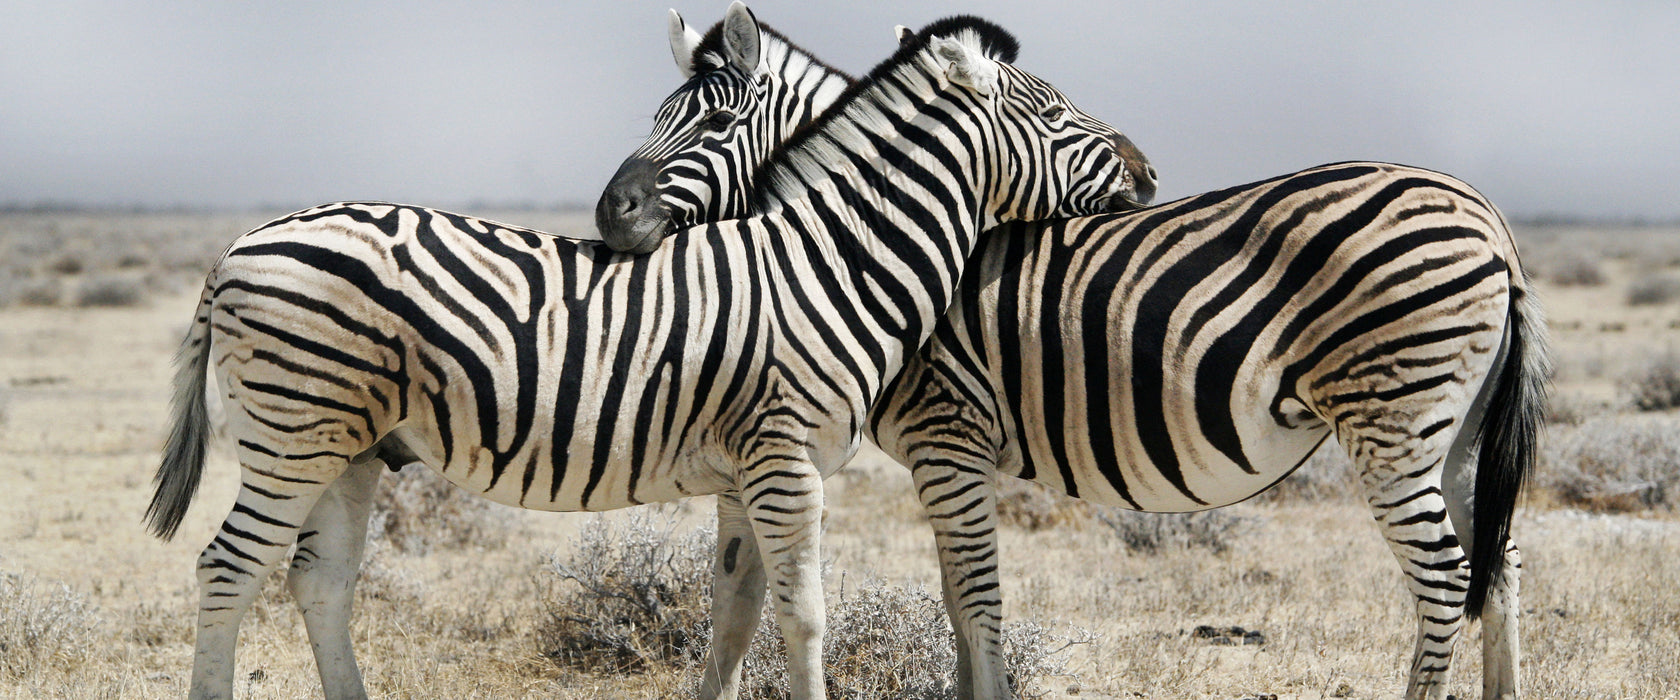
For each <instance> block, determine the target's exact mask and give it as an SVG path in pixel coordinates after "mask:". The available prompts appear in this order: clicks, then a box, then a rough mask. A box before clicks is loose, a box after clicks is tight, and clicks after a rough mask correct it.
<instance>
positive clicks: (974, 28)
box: [695, 15, 1021, 211]
mask: <svg viewBox="0 0 1680 700" xmlns="http://www.w3.org/2000/svg"><path fill="white" fill-rule="evenodd" d="M717 31H718V30H717V28H716V27H714V28H713V30H712V31H711V32H708V33H707V35H706V39H704V40H702V42H701V46H705V45H706V43H705V42H706V41H710V40H711V37H712V34H713V33H716V32H717ZM934 37H948V38H952V39H957V40H959V41H965V42H973V43H975V44H977V45H978V46H979V47H980V49H981V51H982V52H984V53H985V54H986V56H988V57H989V58H991V59H993V60H996V61H1002V62H1004V63H1012V62H1014V61H1015V56H1016V54H1017V53H1019V52H1020V47H1021V45H1020V43H1019V42H1017V41H1016V40H1015V37H1014V36H1013V35H1011V34H1010V33H1009V32H1008V31H1006V30H1004V28H1003V27H999V26H997V25H996V24H993V23H991V22H990V21H987V20H984V19H981V18H979V17H975V16H973V15H953V16H951V17H946V18H944V19H941V20H936V21H934V22H933V23H932V24H929V25H927V26H926V27H923V28H922V29H921V31H918V32H916V33H915V34H912V35H909V36H906V37H904V38H903V39H902V40H901V41H900V42H899V46H898V50H897V51H894V52H893V54H892V55H891V56H889V57H887V60H885V61H882V62H880V63H879V64H877V65H876V66H875V67H874V68H871V69H870V70H869V73H868V74H866V75H864V76H863V77H862V78H860V79H859V80H858V81H857V82H854V83H852V84H851V86H850V87H848V88H846V91H845V92H842V93H840V97H839V98H838V99H836V100H835V101H834V104H833V105H832V106H830V107H829V108H828V110H827V111H825V112H823V113H822V114H821V115H820V116H818V117H817V118H816V119H813V120H811V122H810V123H809V124H806V125H805V126H804V127H801V128H800V129H799V131H796V132H794V134H793V135H792V136H790V137H788V139H787V140H786V141H784V142H782V145H780V146H778V147H777V148H776V150H775V151H773V152H772V153H771V154H770V157H769V158H768V159H766V160H765V161H764V162H763V163H761V164H760V165H759V166H758V170H757V172H755V173H754V174H753V183H754V185H753V193H752V199H751V201H752V207H753V210H755V211H763V210H764V209H765V208H766V207H767V206H769V204H770V202H771V201H772V199H773V197H774V195H776V194H777V193H778V192H782V191H783V188H786V187H787V186H788V185H790V184H793V183H798V182H800V181H801V180H802V178H801V177H800V175H799V173H800V172H801V168H800V166H801V165H802V164H810V161H811V160H812V159H813V158H814V156H815V153H814V152H815V151H817V150H819V149H821V148H822V147H823V144H827V143H832V142H833V138H832V135H830V134H829V133H828V131H829V126H830V125H831V124H833V122H834V121H835V120H836V119H838V118H839V117H840V116H841V115H844V114H848V113H850V112H852V111H854V110H856V109H858V108H864V109H867V108H868V105H867V104H866V103H868V102H870V101H871V100H872V98H871V95H872V94H873V93H874V88H875V87H876V85H878V84H879V83H881V82H882V81H883V80H885V79H887V77H888V76H891V75H894V74H895V73H897V72H898V71H899V70H900V69H902V68H903V67H904V66H906V65H908V64H910V63H911V62H913V61H915V60H917V57H918V56H919V55H920V54H921V52H922V51H923V50H924V49H926V48H927V47H928V44H929V43H930V42H931V41H932V39H933V38H934ZM699 54H700V52H699V51H696V52H695V55H696V56H697V57H698V55H699ZM696 60H698V58H697V59H696ZM785 194H792V193H791V192H786V193H785Z"/></svg>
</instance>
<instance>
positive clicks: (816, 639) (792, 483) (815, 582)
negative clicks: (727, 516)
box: [725, 456, 825, 698]
mask: <svg viewBox="0 0 1680 700" xmlns="http://www.w3.org/2000/svg"><path fill="white" fill-rule="evenodd" d="M741 478H742V482H743V483H742V485H741V496H742V500H743V502H744V505H745V507H746V517H747V520H748V521H749V522H750V523H751V526H752V532H753V535H754V537H755V539H757V541H758V553H759V557H760V560H761V561H762V562H763V567H764V575H765V577H766V579H767V580H766V584H767V585H768V588H769V592H770V602H771V605H772V606H774V607H775V610H776V622H777V624H779V625H780V626H781V628H782V639H783V640H784V641H786V642H787V654H788V656H787V658H788V690H789V697H793V698H822V697H825V695H824V692H825V691H824V684H823V672H822V669H823V666H822V638H823V628H824V624H825V623H824V619H823V614H824V613H823V591H822V516H823V483H822V472H821V471H819V470H818V469H817V466H816V465H814V464H812V463H811V462H809V461H804V460H800V459H794V458H789V457H781V456H766V457H763V458H760V459H757V460H753V461H751V462H749V463H748V468H747V469H746V470H745V471H744V472H743V474H742V477H741ZM725 546H727V543H725Z"/></svg>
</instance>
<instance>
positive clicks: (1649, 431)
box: [1539, 415, 1680, 512]
mask: <svg viewBox="0 0 1680 700" xmlns="http://www.w3.org/2000/svg"><path fill="white" fill-rule="evenodd" d="M1541 444H1542V449H1543V453H1542V456H1541V458H1542V465H1541V470H1540V474H1539V477H1540V478H1539V486H1541V487H1542V488H1543V489H1545V492H1546V494H1547V495H1549V496H1551V497H1552V498H1553V499H1555V500H1557V501H1558V502H1560V503H1562V504H1564V505H1569V506H1575V507H1579V508H1585V509H1588V510H1598V511H1608V512H1618V511H1632V510H1642V509H1649V508H1658V507H1665V508H1670V509H1672V508H1673V507H1674V503H1673V501H1672V498H1673V494H1675V493H1677V492H1680V421H1676V420H1674V419H1672V418H1668V417H1658V416H1627V415H1622V416H1602V417H1598V418H1590V419H1587V420H1586V421H1583V422H1582V423H1581V425H1579V426H1576V427H1573V428H1562V427H1557V428H1554V429H1553V430H1552V431H1551V432H1550V435H1549V439H1548V440H1546V441H1544V442H1542V443H1541Z"/></svg>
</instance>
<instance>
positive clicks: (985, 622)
mask: <svg viewBox="0 0 1680 700" xmlns="http://www.w3.org/2000/svg"><path fill="white" fill-rule="evenodd" d="M983 238H984V240H983V241H982V243H981V248H980V250H978V251H977V252H976V253H975V257H974V260H973V262H972V263H971V265H970V267H969V269H968V271H967V272H966V273H965V276H964V278H963V283H962V286H961V288H960V290H959V292H958V294H957V297H956V301H955V302H954V303H953V305H952V307H951V309H950V310H949V312H948V313H947V314H946V316H945V317H944V318H943V319H942V320H941V321H940V324H939V327H938V328H937V329H936V330H935V331H934V334H933V337H932V338H931V339H930V340H929V342H928V343H927V345H925V346H924V347H923V348H922V349H921V351H920V352H918V353H917V354H916V355H915V356H914V357H912V358H911V359H910V361H909V362H907V364H906V366H905V369H904V371H903V372H902V373H900V374H899V375H898V377H897V378H896V379H894V381H893V382H892V383H890V384H889V386H888V388H887V390H886V392H885V393H884V394H883V395H882V397H881V401H880V403H879V404H878V405H877V407H876V409H875V410H874V412H873V413H872V414H871V417H870V425H869V431H870V434H871V436H872V437H873V439H874V440H875V441H876V443H877V444H879V445H880V446H881V447H882V449H883V450H885V451H886V453H887V454H888V455H890V456H892V457H893V458H894V459H897V460H898V461H900V462H901V463H903V464H906V465H908V466H910V468H911V471H912V475H913V479H914V481H915V485H916V490H917V494H918V496H919V498H920V499H921V501H922V504H923V506H924V508H925V510H926V513H927V516H928V519H929V522H930V523H931V524H932V526H933V529H934V533H935V536H936V538H937V540H938V551H939V558H940V565H941V573H942V580H943V588H944V596H945V602H946V609H947V612H948V613H949V615H950V617H951V621H952V624H953V627H955V629H956V630H957V640H958V650H959V657H960V662H959V676H958V677H959V684H960V686H961V691H960V692H959V696H960V697H964V698H970V697H972V698H1007V697H1011V691H1010V689H1009V685H1008V682H1007V680H1006V673H1005V669H1004V663H1003V661H1002V656H1001V649H1000V642H999V630H1000V627H1001V623H1002V618H1001V597H1000V593H999V591H1000V588H999V586H1000V584H999V580H998V579H999V577H998V568H999V554H998V546H997V533H996V527H997V511H996V505H997V504H996V493H995V486H996V481H997V479H998V477H999V475H1008V476H1012V477H1017V478H1022V479H1027V480H1031V481H1036V482H1039V483H1040V484H1043V485H1045V486H1046V487H1049V488H1051V489H1053V490H1060V491H1061V492H1063V493H1066V494H1067V495H1069V496H1073V497H1076V498H1081V499H1084V500H1087V501H1091V502H1094V503H1101V504H1108V505H1114V506H1121V507H1124V508H1129V509H1132V510H1139V511H1151V512H1182V511H1196V510H1203V509H1208V508H1215V507H1219V506H1224V505H1228V504H1231V503H1236V502H1238V501H1242V500H1244V499H1247V498H1250V497H1252V496H1254V495H1256V494H1258V493H1260V492H1262V491H1264V490H1266V489H1267V488H1269V487H1271V486H1272V485H1274V484H1276V483H1277V482H1279V481H1280V480H1282V479H1283V478H1284V477H1285V476H1287V475H1288V474H1289V473H1290V472H1291V471H1293V470H1294V469H1295V468H1296V467H1298V466H1299V465H1300V464H1301V463H1302V462H1304V461H1305V460H1306V458H1307V457H1308V456H1309V455H1310V454H1311V453H1312V452H1313V451H1314V450H1315V449H1316V448H1317V447H1318V446H1319V445H1320V443H1322V442H1323V441H1325V440H1327V439H1329V438H1330V437H1331V436H1332V435H1333V436H1334V437H1335V439H1336V442H1337V443H1338V444H1339V445H1340V446H1341V447H1342V448H1343V449H1344V450H1346V451H1347V453H1348V455H1349V456H1350V457H1351V458H1352V459H1353V462H1354V464H1355V465H1356V469H1357V473H1358V476H1359V479H1360V482H1361V484H1362V488H1363V490H1364V493H1365V496H1366V498H1367V500H1368V502H1369V505H1370V507H1371V509H1372V511H1373V513H1374V515H1375V517H1376V520H1377V523H1378V525H1379V527H1380V528H1381V531H1382V534H1383V536H1384V538H1385V539H1386V540H1387V542H1388V543H1389V545H1390V547H1391V549H1392V551H1393V554H1394V556H1395V557H1396V559H1397V560H1398V561H1399V564H1400V568H1401V570H1402V572H1404V574H1405V575H1406V579H1407V581H1406V582H1407V588H1408V590H1409V591H1410V592H1411V594H1412V596H1413V597H1414V599H1415V602H1416V614H1417V624H1418V637H1417V645H1416V647H1415V649H1414V653H1413V659H1412V663H1411V670H1410V676H1409V681H1408V684H1407V689H1406V697H1407V698H1420V699H1422V698H1427V699H1429V700H1441V699H1442V698H1444V697H1446V692H1447V687H1446V683H1447V679H1448V670H1449V666H1450V663H1451V659H1452V650H1453V643H1454V640H1455V638H1456V637H1457V635H1458V633H1459V631H1460V630H1461V629H1462V628H1463V626H1464V622H1465V617H1466V616H1468V617H1470V618H1472V619H1474V618H1475V617H1477V616H1478V615H1480V616H1481V617H1482V618H1483V628H1482V629H1483V655H1484V663H1483V666H1484V676H1483V691H1484V697H1488V698H1514V697H1516V695H1517V691H1518V684H1517V664H1518V646H1519V645H1518V637H1517V613H1518V606H1517V591H1518V575H1519V573H1520V567H1521V558H1520V554H1519V552H1518V550H1517V547H1516V545H1515V543H1514V542H1513V541H1512V540H1511V539H1510V537H1509V528H1510V521H1511V516H1512V511H1513V509H1514V507H1515V501H1516V496H1517V493H1518V491H1519V489H1520V488H1521V486H1522V483H1523V480H1524V477H1525V475H1526V474H1527V473H1528V472H1529V471H1530V470H1531V469H1532V466H1533V463H1534V455H1535V439H1536V434H1537V433H1538V431H1539V428H1540V425H1541V420H1542V413H1543V407H1544V405H1545V395H1546V392H1547V379H1546V377H1547V376H1548V360H1547V348H1546V345H1547V342H1546V337H1545V332H1544V327H1545V326H1544V318H1543V312H1542V309H1541V307H1540V304H1539V301H1538V299H1537V297H1536V296H1535V293H1534V289H1533V287H1532V285H1531V284H1530V282H1529V281H1528V279H1527V277H1526V275H1525V274H1524V273H1523V272H1522V269H1521V265H1520V263H1519V260H1518V257H1517V250H1516V243H1515V241H1513V240H1512V237H1511V234H1510V230H1509V227H1508V226H1507V225H1506V223H1505V221H1504V219H1503V217H1502V216H1501V214H1500V213H1499V211H1498V210H1497V209H1496V208H1495V207H1494V206H1493V205H1492V204H1491V203H1489V202H1488V201H1487V200H1486V199H1485V198H1484V197H1482V196H1481V195H1480V194H1478V193H1477V192H1476V191H1475V190H1474V189H1472V188H1471V187H1470V186H1469V185H1467V184H1465V183H1464V182H1462V181H1460V180H1458V179H1456V178H1453V177H1450V176H1447V175H1443V174H1441V173H1436V172H1431V171H1427V170H1422V169H1419V168H1413V167H1407V166H1402V165H1394V164H1387V163H1361V162H1350V163H1338V164H1331V165H1325V166H1320V167H1316V168H1311V169H1307V170H1303V171H1300V172H1296V173H1291V174H1288V175H1283V176H1281V177H1275V178H1271V179H1269V180H1264V181H1261V182H1256V183H1252V184H1248V185H1243V186H1239V187H1232V188H1229V189H1225V190H1220V191H1217V192H1211V193H1208V194H1203V195H1200V196H1194V197H1190V198H1187V199H1183V200H1179V201H1176V202H1172V203H1169V204H1165V205H1160V206H1157V207H1153V208H1150V209H1146V210H1143V211H1140V212H1135V213H1128V214H1122V215H1102V216H1093V217H1083V218H1076V219H1070V220H1061V221H1044V222H1038V223H1029V224H1008V225H1005V226H1003V227H1001V229H1000V230H998V231H993V232H989V233H987V234H986V235H985V236H984V237H983ZM1478 496H1479V498H1478Z"/></svg>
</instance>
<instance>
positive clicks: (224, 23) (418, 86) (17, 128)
mask: <svg viewBox="0 0 1680 700" xmlns="http://www.w3.org/2000/svg"><path fill="white" fill-rule="evenodd" d="M856 4H857V3H846V4H845V5H847V6H846V7H834V8H832V9H830V8H827V7H823V6H821V5H820V4H819V3H814V2H796V1H794V0H779V1H772V0H758V1H757V2H752V3H751V7H752V8H753V10H754V11H755V13H756V14H757V15H758V17H759V18H760V19H761V20H763V21H764V22H766V23H768V24H770V25H772V26H774V27H776V28H777V29H780V30H781V31H782V32H783V33H784V34H786V35H788V36H789V37H791V38H792V39H793V40H794V41H796V42H798V43H800V44H801V45H803V46H804V47H805V48H807V49H809V50H810V51H811V52H812V53H814V54H816V55H817V56H820V57H822V58H824V59H826V60H828V61H829V62H830V63H832V64H835V65H837V66H839V67H840V68H843V69H846V70H848V71H851V72H853V73H862V72H864V71H865V70H867V69H868V68H869V67H870V66H871V65H873V64H874V63H875V62H876V61H878V60H879V59H881V58H884V57H885V56H886V55H887V54H889V53H890V52H891V50H892V47H893V40H892V33H891V29H892V27H893V25H894V24H907V25H910V26H920V25H921V24H924V23H926V22H928V21H930V20H933V19H936V18H938V17H941V16H944V15H947V14H952V13H955V12H971V13H974V14H978V15H981V16H984V17H988V18H990V19H992V20H994V21H996V22H998V23H999V24H1001V25H1003V26H1004V27H1006V28H1008V29H1010V30H1011V31H1012V32H1014V33H1015V34H1016V36H1017V37H1018V38H1019V39H1020V41H1021V45H1022V50H1021V59H1020V61H1019V65H1020V66H1021V67H1023V68H1025V69H1027V70H1030V71H1032V72H1034V73H1036V74H1037V75H1039V76H1040V77H1043V78H1045V79H1047V80H1049V81H1050V82H1052V83H1054V84H1056V85H1057V86H1058V87H1061V88H1062V89H1063V91H1064V92H1066V93H1067V94H1068V95H1069V96H1070V97H1072V98H1073V100H1074V101H1075V102H1077V103H1078V104H1080V105H1081V106H1082V107H1084V108H1085V109H1086V110H1087V111H1089V112H1091V113H1092V114H1094V115H1096V116H1098V117H1099V118H1102V119H1104V120H1106V121H1108V122H1109V123H1111V124H1114V125H1115V126H1117V127H1119V128H1120V129H1121V130H1122V131H1124V132H1126V133H1127V134H1128V135H1129V136H1131V137H1132V139H1133V140H1134V141H1135V142H1136V143H1137V144H1138V145H1139V146H1140V147H1141V148H1142V149H1143V150H1144V152H1145V153H1147V154H1148V155H1149V156H1150V159H1151V161H1152V162H1153V163H1154V164H1155V166H1156V168H1157V170H1159V171H1160V173H1161V178H1162V187H1161V199H1162V200H1166V199H1174V198H1178V197H1183V196H1187V195H1191V194H1195V193H1197V192H1201V191H1205V190H1208V189H1212V188H1216V187H1224V186H1228V185H1234V184H1239V183H1242V182H1248V181H1252V180H1256V179H1260V178H1264V177H1269V176H1272V175H1276V174H1281V173H1284V172H1288V171H1291V170H1297V169H1300V168H1303V167H1307V166H1311V165H1316V164H1318V163H1323V162H1329V161H1336V160H1350V159H1378V160H1391V161H1397V162H1402V163H1408V164H1412V165H1419V166H1424V167H1429V168H1434V169H1437V170H1442V171H1445V172H1448V173H1452V174H1454V175H1457V176H1459V177H1462V178H1464V179H1466V180H1468V181H1469V182H1470V183H1471V184H1473V185H1475V186H1477V188H1478V189H1480V190H1482V191H1483V192H1484V193H1485V194H1487V195H1488V196H1489V197H1491V198H1492V199H1493V200H1494V201H1495V202H1496V203H1498V204H1499V205H1500V206H1501V207H1503V208H1504V209H1505V210H1506V212H1507V213H1509V214H1512V215H1516V216H1537V215H1546V214H1561V215H1569V216H1582V217H1609V218H1618V219H1625V218H1632V217H1644V218H1650V219H1680V195H1677V194H1676V189H1677V183H1680V2H1674V1H1673V0H1662V1H1653V2H1624V3H1618V2H1433V1H1423V2H1419V1H1415V0H1414V1H1410V2H1381V3H1376V2H1309V1H1306V0H1269V1H1267V2H1217V3H1210V2H1176V3H1151V2H1116V1H1114V0H1086V1H1080V2H1067V3H1050V2H1031V3H1029V2H1020V1H1017V2H996V1H994V2H978V3H964V4H955V3H912V2H897V3H880V4H871V5H865V6H863V7H856V6H854V5H856ZM668 5H669V2H661V3H644V2H623V3H620V2H611V1H607V0H595V1H593V2H587V3H574V2H556V1H555V0H544V1H541V2H497V3H479V2H472V3H469V2H390V3H355V2H286V3H244V2H238V3H229V2H208V1H206V2H186V1H180V2H145V3H138V2H99V1H93V0H85V1H75V0H71V1H62V2H47V1H40V2H32V1H30V0H23V1H21V2H15V1H14V2H7V3H5V4H4V5H3V6H0V204H21V203H36V202H42V201H51V202H61V203H85V204H100V205H105V204H110V205H146V206H172V205H188V206H195V207H222V206H241V207H242V206H251V205H276V206H287V207H295V206H304V205H309V204H316V203H321V202H326V201H332V200H339V199H387V200H397V201H403V202H410V203H418V204H433V205H439V206H455V207H459V206H463V205H465V204H467V203H471V202H497V203H509V202H532V203H537V204H545V205H546V204H556V203H577V204H584V205H593V203H594V201H595V198H596V197H597V196H598V194H599V192H600V189H601V187H602V186H604V185H605V184H606V181H607V179H608V177H610V176H611V174H612V172H613V170H614V169H615V168H616V167H617V166H618V163H619V161H620V160H622V159H623V157H624V156H625V155H626V154H628V153H629V152H630V151H631V150H633V149H634V148H635V147H636V146H637V145H638V144H639V143H640V142H641V140H642V138H643V137H644V136H645V135H646V134H647V131H648V129H649V128H650V126H651V115H652V113H653V110H654V108H655V107H656V106H657V105H658V102H659V100H660V99H661V98H662V97H663V96H664V95H665V94H667V93H669V92H670V91H671V90H672V89H674V88H675V87H676V86H677V85H678V83H679V82H680V81H679V78H678V74H677V72H676V69H675V67H674V66H673V64H672V62H671V59H670V53H669V50H668V48H667V43H666V38H665V9H666V7H667V6H668ZM726 6H727V2H724V1H722V0H715V1H714V0H706V1H698V0H679V2H677V9H678V10H680V11H681V12H682V13H683V14H684V16H685V17H687V18H688V19H689V22H690V23H691V24H693V25H698V26H700V27H702V28H703V27H705V26H710V24H711V23H713V22H715V21H717V20H718V19H719V18H721V17H722V14H723V10H724V8H725V7H726Z"/></svg>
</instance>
